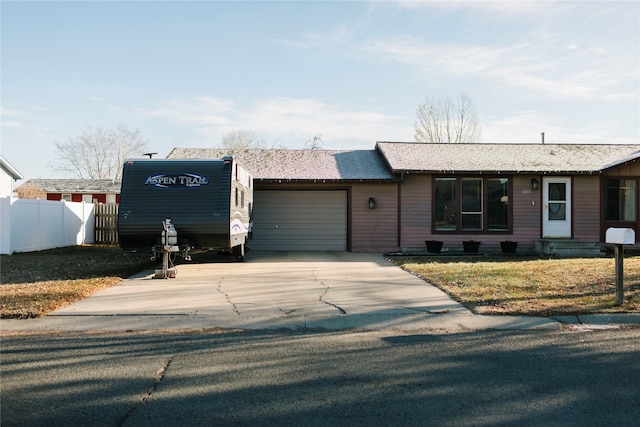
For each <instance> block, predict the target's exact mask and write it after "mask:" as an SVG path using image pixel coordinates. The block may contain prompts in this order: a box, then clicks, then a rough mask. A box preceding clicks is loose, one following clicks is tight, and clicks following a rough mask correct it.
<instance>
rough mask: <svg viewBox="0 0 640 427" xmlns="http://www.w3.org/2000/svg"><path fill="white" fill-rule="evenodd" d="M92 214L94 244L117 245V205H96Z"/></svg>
mask: <svg viewBox="0 0 640 427" xmlns="http://www.w3.org/2000/svg"><path fill="white" fill-rule="evenodd" d="M94 212H95V220H96V226H95V242H96V243H118V205H116V204H112V203H109V204H102V203H96V205H95V210H94Z"/></svg>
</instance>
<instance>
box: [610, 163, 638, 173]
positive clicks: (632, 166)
mask: <svg viewBox="0 0 640 427" xmlns="http://www.w3.org/2000/svg"><path fill="white" fill-rule="evenodd" d="M603 175H608V176H638V175H640V162H636V161H633V162H629V163H627V164H626V165H622V166H618V167H617V168H614V169H610V170H607V171H605V172H604V173H603Z"/></svg>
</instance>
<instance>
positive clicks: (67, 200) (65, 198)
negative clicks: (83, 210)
mask: <svg viewBox="0 0 640 427" xmlns="http://www.w3.org/2000/svg"><path fill="white" fill-rule="evenodd" d="M60 200H64V201H65V202H70V201H71V194H63V195H62V197H61V199H60Z"/></svg>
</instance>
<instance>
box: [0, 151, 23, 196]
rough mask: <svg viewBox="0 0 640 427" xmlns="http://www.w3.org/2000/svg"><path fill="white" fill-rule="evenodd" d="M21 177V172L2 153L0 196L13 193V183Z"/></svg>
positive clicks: (0, 160)
mask: <svg viewBox="0 0 640 427" xmlns="http://www.w3.org/2000/svg"><path fill="white" fill-rule="evenodd" d="M19 179H23V176H22V174H21V173H20V172H19V171H18V169H16V168H15V167H14V166H13V165H12V164H11V163H9V161H8V160H7V159H5V158H4V156H3V155H0V197H10V196H12V195H13V183H14V182H15V181H17V180H19Z"/></svg>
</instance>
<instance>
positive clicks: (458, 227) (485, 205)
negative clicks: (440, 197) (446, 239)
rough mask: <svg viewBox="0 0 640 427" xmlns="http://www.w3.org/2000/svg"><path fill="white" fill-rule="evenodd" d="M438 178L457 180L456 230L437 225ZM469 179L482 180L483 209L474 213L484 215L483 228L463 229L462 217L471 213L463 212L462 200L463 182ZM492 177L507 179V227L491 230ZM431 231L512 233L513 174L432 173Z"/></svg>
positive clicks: (441, 232) (439, 232)
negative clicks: (489, 187)
mask: <svg viewBox="0 0 640 427" xmlns="http://www.w3.org/2000/svg"><path fill="white" fill-rule="evenodd" d="M438 179H446V180H455V193H456V199H455V204H456V211H455V217H456V221H455V229H454V230H445V229H441V228H438V227H437V223H436V218H437V217H438V216H437V212H436V209H437V203H436V202H437V201H436V181H437V180H438ZM469 179H477V180H480V181H481V187H480V190H481V192H482V195H481V211H480V212H477V213H474V214H479V215H481V217H482V220H481V224H482V229H481V230H463V229H462V219H463V215H465V214H467V215H468V214H469V213H468V212H466V213H463V210H462V209H463V202H462V197H463V194H462V188H463V184H462V182H463V181H464V180H469ZM492 179H507V180H508V183H507V191H508V194H507V197H508V199H507V227H506V228H505V229H503V230H496V229H493V230H490V229H488V222H489V199H488V197H489V192H488V181H489V180H492ZM431 200H432V203H431V233H432V234H477V235H483V234H484V235H486V234H491V235H493V234H511V233H513V176H511V175H456V176H451V175H432V177H431Z"/></svg>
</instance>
